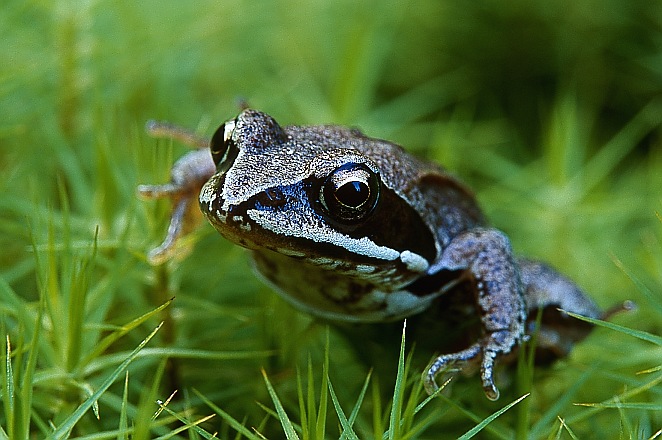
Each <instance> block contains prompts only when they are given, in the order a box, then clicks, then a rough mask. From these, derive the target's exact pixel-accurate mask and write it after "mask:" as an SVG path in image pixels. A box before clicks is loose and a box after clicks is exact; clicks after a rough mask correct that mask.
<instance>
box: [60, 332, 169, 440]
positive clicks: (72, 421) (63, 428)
mask: <svg viewBox="0 0 662 440" xmlns="http://www.w3.org/2000/svg"><path fill="white" fill-rule="evenodd" d="M162 325H163V323H161V324H159V325H158V326H157V327H156V328H155V329H154V330H152V332H151V333H150V334H149V335H148V336H147V337H146V338H145V339H144V340H143V341H142V342H141V343H140V344H138V346H137V347H136V348H135V350H133V351H132V352H131V354H130V355H129V356H128V357H127V358H126V359H125V360H124V362H122V363H121V364H120V365H119V366H118V367H117V368H116V369H115V371H114V372H113V373H112V374H111V375H110V376H108V378H107V379H106V380H105V381H104V382H103V383H102V384H101V386H100V387H99V389H98V390H97V391H96V392H95V393H94V394H92V395H91V396H90V397H88V398H87V399H85V401H84V402H83V403H81V404H80V405H79V406H78V408H76V410H75V411H74V412H73V413H72V414H71V415H70V416H69V417H67V418H66V419H65V420H64V422H62V424H61V425H60V426H58V427H57V428H56V429H55V431H53V432H52V433H51V435H49V437H48V438H49V439H58V440H59V439H64V438H66V437H67V436H68V435H69V432H70V431H71V429H73V427H74V426H75V425H76V423H78V421H79V420H80V419H81V418H82V417H83V415H85V413H86V412H87V411H88V410H89V409H90V408H91V407H93V406H94V405H95V403H96V402H97V400H99V397H100V396H101V395H102V394H103V393H105V392H106V390H107V389H108V388H110V386H111V385H112V384H113V383H115V380H117V378H118V377H119V375H120V374H122V372H124V370H126V368H127V367H128V366H129V364H130V363H131V361H133V360H134V359H135V358H136V356H137V355H138V353H139V352H140V351H141V350H142V349H143V348H144V347H145V345H147V344H148V343H149V341H150V340H151V339H152V338H153V337H154V335H156V333H157V332H158V331H159V329H160V328H161V326H162Z"/></svg>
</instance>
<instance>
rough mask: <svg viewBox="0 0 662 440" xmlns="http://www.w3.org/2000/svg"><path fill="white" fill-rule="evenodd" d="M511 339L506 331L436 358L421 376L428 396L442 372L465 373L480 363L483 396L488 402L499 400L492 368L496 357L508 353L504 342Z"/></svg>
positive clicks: (490, 335) (494, 333) (435, 386)
mask: <svg viewBox="0 0 662 440" xmlns="http://www.w3.org/2000/svg"><path fill="white" fill-rule="evenodd" d="M510 338H512V335H510V332H509V331H508V330H504V331H497V332H493V333H491V334H489V335H488V336H487V337H485V338H483V339H482V340H481V341H479V342H476V343H475V344H474V345H472V346H471V347H469V348H467V349H465V350H462V351H460V352H457V353H451V354H445V355H442V356H439V357H438V358H436V359H435V360H434V361H432V363H431V364H430V365H429V367H428V368H427V369H426V371H425V373H424V374H423V383H424V386H425V390H426V391H427V392H428V394H432V393H434V392H435V391H436V390H437V389H438V386H437V382H436V381H435V377H436V376H437V375H438V374H439V373H441V372H443V371H447V372H451V371H466V370H469V369H471V367H472V364H475V363H480V379H481V382H482V386H483V390H484V391H485V395H486V396H487V398H488V399H490V400H497V399H498V398H499V390H498V389H497V387H496V385H495V384H494V366H495V361H496V358H497V356H499V355H502V354H506V353H508V352H509V351H510V347H508V346H507V344H506V343H505V341H508V340H509V339H510Z"/></svg>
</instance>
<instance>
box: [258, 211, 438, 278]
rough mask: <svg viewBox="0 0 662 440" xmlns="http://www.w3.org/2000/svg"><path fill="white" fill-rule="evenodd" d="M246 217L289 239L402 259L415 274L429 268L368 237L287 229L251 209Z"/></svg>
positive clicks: (319, 228)
mask: <svg viewBox="0 0 662 440" xmlns="http://www.w3.org/2000/svg"><path fill="white" fill-rule="evenodd" d="M246 215H248V217H249V218H250V219H251V220H252V221H254V222H256V223H257V224H259V225H261V227H263V228H264V229H266V230H269V231H272V232H273V233H275V234H280V235H286V236H288V237H297V238H306V239H309V240H313V241H315V242H321V243H331V244H335V245H338V246H340V247H342V248H344V249H347V250H348V251H349V252H351V253H355V254H357V255H364V256H366V257H371V258H376V259H380V260H387V261H394V260H397V259H400V260H401V261H402V262H403V263H404V264H405V265H406V266H407V269H409V270H411V271H414V272H425V271H426V270H427V268H428V266H429V264H428V262H427V260H426V259H425V258H423V257H421V256H420V255H418V254H415V253H413V252H411V251H408V250H406V251H403V252H399V251H397V250H395V249H391V248H389V247H386V246H380V245H378V244H376V243H375V242H374V241H372V240H370V239H369V238H368V237H361V238H358V239H357V238H352V237H349V236H347V235H344V234H341V233H340V232H337V231H334V230H333V229H331V228H329V227H327V226H325V225H318V226H316V228H315V230H314V233H311V230H310V229H308V228H303V227H302V228H286V227H283V226H282V225H281V224H279V223H278V222H276V221H273V219H272V217H271V215H270V212H268V211H260V210H257V209H249V210H247V211H246Z"/></svg>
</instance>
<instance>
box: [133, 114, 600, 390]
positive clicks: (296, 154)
mask: <svg viewBox="0 0 662 440" xmlns="http://www.w3.org/2000/svg"><path fill="white" fill-rule="evenodd" d="M162 131H163V130H162ZM166 131H167V130H166ZM175 134H179V135H180V136H179V137H182V136H181V131H178V132H177V133H175ZM210 145H211V148H210V151H211V154H209V152H204V150H199V151H194V152H192V153H189V155H187V156H185V157H184V158H183V159H180V161H178V162H177V164H176V165H175V166H174V167H173V178H172V182H171V183H170V184H169V185H164V186H142V187H141V188H140V193H141V194H143V195H145V196H154V197H160V196H163V195H169V194H170V195H171V197H172V198H173V199H174V200H175V209H174V211H173V218H172V221H171V226H170V229H169V232H168V236H167V238H166V240H165V241H164V244H163V245H161V246H160V247H159V248H157V249H156V250H155V251H153V253H152V254H151V258H152V260H153V261H155V262H160V261H163V260H164V259H166V258H168V256H169V255H171V254H172V252H173V249H174V248H175V242H176V240H177V238H178V237H179V236H180V235H181V234H182V232H183V231H185V230H186V229H190V228H188V226H184V225H186V224H187V221H186V220H187V218H189V217H190V215H187V214H186V213H187V212H190V210H191V209H192V208H191V205H192V204H191V203H190V200H191V199H192V198H193V197H197V196H198V193H199V200H200V208H201V210H202V212H203V213H204V214H205V216H206V217H207V219H208V220H209V221H210V223H211V224H212V225H213V226H214V227H215V228H216V229H217V230H218V231H219V232H220V233H221V234H222V235H223V236H225V237H226V238H227V239H229V240H231V241H233V242H235V243H237V244H239V245H241V246H244V247H247V248H249V249H251V250H252V254H253V258H254V260H255V262H256V268H257V269H258V271H259V272H260V273H261V274H262V275H263V276H264V277H265V278H266V279H267V280H268V281H269V282H271V283H272V284H273V285H274V287H275V288H276V290H277V291H279V292H280V293H281V294H282V295H283V296H284V297H285V298H286V299H287V300H289V301H290V302H292V303H293V304H294V305H296V306H297V307H300V308H301V309H303V310H305V311H307V312H310V313H312V314H315V315H317V316H320V317H322V318H327V319H332V320H341V321H349V322H358V323H361V322H383V321H389V320H394V319H400V318H402V317H406V316H411V315H414V314H418V313H420V312H422V311H423V310H425V309H427V308H429V307H431V306H432V305H433V304H438V301H436V300H437V299H439V298H440V297H442V296H444V295H445V294H448V293H449V292H450V291H452V290H453V289H454V288H459V287H460V286H461V292H463V294H465V293H464V292H466V295H470V296H471V297H472V302H473V303H474V305H475V311H476V313H477V314H478V317H479V320H480V335H479V336H478V337H477V340H474V341H472V343H470V344H469V346H468V347H467V348H464V349H461V350H459V351H457V352H454V353H450V354H445V355H441V356H439V357H437V358H436V359H434V360H433V362H431V363H430V365H429V367H428V369H427V370H426V372H425V373H424V383H425V385H426V388H427V389H428V391H429V392H433V391H434V390H435V389H436V383H435V376H436V375H437V374H438V373H440V372H442V371H444V370H447V369H449V368H450V367H457V368H460V369H462V368H468V367H469V366H471V365H476V364H477V365H479V368H480V376H481V381H482V386H483V389H484V390H485V393H486V395H487V397H489V398H490V399H497V398H498V396H499V393H498V390H497V388H496V386H495V384H494V377H493V372H494V366H495V361H496V360H497V359H498V358H503V357H505V356H507V355H509V354H511V353H512V352H513V351H514V350H515V349H516V348H517V347H519V345H520V344H521V343H522V342H523V341H524V340H526V339H527V338H528V334H530V333H531V332H532V331H533V330H534V329H533V328H532V327H531V325H530V324H527V317H528V318H529V322H531V316H534V317H535V312H534V311H535V310H537V309H545V313H546V314H547V315H549V316H548V318H549V319H548V322H549V325H547V324H546V322H543V326H542V328H541V329H540V330H539V335H540V337H539V339H538V341H539V344H540V345H541V347H542V348H543V349H545V350H547V351H548V352H549V353H553V354H555V355H563V354H566V353H567V352H568V350H569V349H570V347H571V345H572V344H573V343H574V342H576V341H577V340H580V339H582V338H583V337H584V336H585V335H586V334H587V333H588V331H589V330H590V329H589V328H588V327H586V326H583V325H582V324H581V323H579V324H578V323H577V322H576V321H572V320H570V319H567V317H566V316H564V315H563V314H562V313H558V312H556V308H562V309H564V310H568V311H572V312H575V313H578V314H582V315H586V316H590V317H594V318H596V317H599V316H600V311H599V310H598V308H597V307H596V306H595V304H594V303H593V302H592V301H591V300H590V299H589V298H588V297H587V296H586V295H585V294H584V293H583V292H582V291H581V290H580V289H579V288H578V287H577V286H576V285H575V284H574V283H572V282H571V281H569V280H567V279H566V278H564V277H563V276H562V275H560V274H559V273H557V272H556V271H554V270H553V269H551V268H549V267H548V266H545V265H542V264H540V263H537V262H532V261H528V260H524V259H517V258H515V257H514V256H513V253H512V250H511V246H510V242H509V240H508V238H507V237H506V236H505V235H504V234H503V233H502V232H500V231H499V230H497V229H494V228H492V227H490V226H489V225H488V224H487V222H486V221H485V219H484V217H483V215H482V213H481V211H480V209H479V207H478V205H477V203H476V200H475V198H474V197H473V195H472V194H471V192H470V191H469V190H467V189H466V188H465V187H464V185H462V184H461V183H460V182H458V181H457V180H456V179H455V178H453V177H452V176H451V175H449V174H448V173H446V172H445V171H444V170H443V169H441V168H439V167H438V166H436V165H433V164H429V163H426V162H422V161H419V160H418V159H415V158H414V157H412V156H410V155H408V154H407V153H406V152H404V150H403V149H402V148H401V147H399V146H397V145H395V144H392V143H390V142H387V141H383V140H378V139H372V138H369V137H367V136H365V135H363V134H362V133H360V132H359V131H357V130H354V129H348V128H344V127H338V126H309V127H306V126H289V127H281V126H279V125H278V124H277V123H276V121H275V120H274V119H273V118H271V117H270V116H268V115H266V114H264V113H261V112H258V111H255V110H245V111H243V112H242V113H241V114H240V115H239V116H238V117H237V118H236V119H234V120H231V121H228V122H226V124H224V125H222V126H221V127H220V128H219V129H218V130H217V132H216V134H215V135H214V137H213V138H212V140H211V143H210ZM205 182H206V183H205ZM203 183H204V185H203ZM550 311H553V313H550ZM527 326H528V327H529V328H528V329H527ZM419 331H421V330H420V329H419ZM422 331H425V329H423V330H422ZM429 338H430V339H432V340H436V339H439V338H443V335H440V334H437V333H433V334H430V335H429Z"/></svg>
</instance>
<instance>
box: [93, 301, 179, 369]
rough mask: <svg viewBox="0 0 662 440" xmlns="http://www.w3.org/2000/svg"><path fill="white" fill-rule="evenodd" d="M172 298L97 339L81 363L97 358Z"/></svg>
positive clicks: (169, 302)
mask: <svg viewBox="0 0 662 440" xmlns="http://www.w3.org/2000/svg"><path fill="white" fill-rule="evenodd" d="M173 300H174V298H171V299H169V300H168V301H166V302H165V303H163V304H161V305H160V306H158V307H157V308H155V309H154V310H151V311H149V312H147V313H145V314H144V315H141V316H139V317H137V318H136V319H134V320H132V321H130V322H128V323H126V324H124V325H123V326H122V327H120V328H119V329H117V330H115V331H114V332H112V333H111V334H109V335H108V336H106V337H105V338H103V339H102V340H101V341H99V342H98V343H97V344H96V345H95V347H94V350H92V352H90V354H88V355H87V356H85V358H84V359H83V361H82V362H81V364H82V365H87V364H88V363H90V362H91V361H92V360H93V359H97V358H98V357H99V356H101V354H102V353H103V352H104V351H106V349H107V348H108V347H110V345H112V343H113V342H115V341H117V340H118V339H119V338H121V337H122V336H124V335H126V334H127V333H129V332H130V331H131V330H133V329H134V328H136V327H138V326H139V325H140V324H142V323H143V322H145V321H147V320H148V319H149V318H151V317H152V316H154V315H156V314H158V313H160V312H161V311H162V310H163V309H165V308H166V307H168V306H169V305H170V304H171V303H172V301H173Z"/></svg>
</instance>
